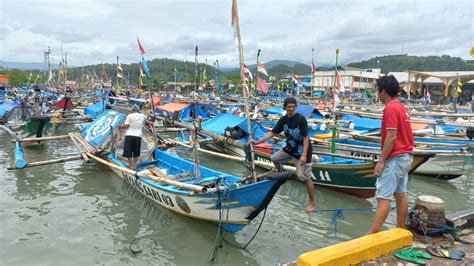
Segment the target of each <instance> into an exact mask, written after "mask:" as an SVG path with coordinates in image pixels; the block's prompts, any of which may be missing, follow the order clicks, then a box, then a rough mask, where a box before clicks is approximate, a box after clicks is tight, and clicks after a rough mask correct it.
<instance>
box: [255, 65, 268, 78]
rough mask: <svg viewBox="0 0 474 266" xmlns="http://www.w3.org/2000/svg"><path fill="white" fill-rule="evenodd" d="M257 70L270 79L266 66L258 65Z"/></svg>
mask: <svg viewBox="0 0 474 266" xmlns="http://www.w3.org/2000/svg"><path fill="white" fill-rule="evenodd" d="M257 70H258V72H260V73H262V74H263V75H265V76H267V77H268V72H267V68H266V67H265V65H264V64H262V63H258V66H257Z"/></svg>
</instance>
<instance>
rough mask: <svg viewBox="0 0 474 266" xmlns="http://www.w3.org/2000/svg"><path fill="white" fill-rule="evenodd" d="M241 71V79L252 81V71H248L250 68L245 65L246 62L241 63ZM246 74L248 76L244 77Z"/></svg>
mask: <svg viewBox="0 0 474 266" xmlns="http://www.w3.org/2000/svg"><path fill="white" fill-rule="evenodd" d="M242 70H243V71H242V73H243V75H244V76H243V77H242V80H250V81H252V72H250V69H249V67H248V66H247V65H246V64H242ZM246 76H248V78H247V77H246Z"/></svg>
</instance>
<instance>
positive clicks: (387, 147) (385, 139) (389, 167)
mask: <svg viewBox="0 0 474 266" xmlns="http://www.w3.org/2000/svg"><path fill="white" fill-rule="evenodd" d="M377 88H378V95H379V99H380V101H381V102H382V103H383V104H384V105H385V109H384V111H383V117H382V129H381V135H382V142H381V145H382V152H381V154H380V158H379V160H378V162H377V165H376V166H375V169H374V174H375V175H376V176H377V177H378V178H377V182H376V193H375V197H376V198H377V210H376V211H375V218H374V221H373V223H372V226H371V227H370V229H369V231H368V232H367V234H373V233H377V232H378V231H379V230H380V228H381V227H382V225H383V224H384V222H385V220H386V219H387V216H388V213H389V212H390V202H391V201H392V199H393V197H394V196H395V201H396V205H397V227H400V228H404V227H405V222H406V218H407V213H408V201H407V198H406V193H407V186H408V172H409V171H410V169H411V164H412V162H413V145H414V139H413V133H412V130H411V125H410V113H409V112H408V111H407V109H406V108H405V107H404V106H403V105H402V104H401V103H400V101H399V100H398V98H397V95H398V93H399V91H400V86H399V84H398V81H397V80H396V79H395V77H394V76H392V75H390V76H384V77H381V78H380V79H379V80H378V81H377Z"/></svg>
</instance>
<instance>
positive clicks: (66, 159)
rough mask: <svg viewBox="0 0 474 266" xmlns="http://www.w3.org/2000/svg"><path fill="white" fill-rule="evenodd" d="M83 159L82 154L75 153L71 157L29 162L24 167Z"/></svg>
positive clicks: (14, 168)
mask: <svg viewBox="0 0 474 266" xmlns="http://www.w3.org/2000/svg"><path fill="white" fill-rule="evenodd" d="M81 159H82V156H81V155H75V156H70V157H65V158H60V159H53V160H46V161H39V162H33V163H27V164H26V166H25V167H24V168H30V167H34V166H42V165H48V164H55V163H64V162H68V161H75V160H81ZM24 168H16V167H8V168H7V170H16V169H24Z"/></svg>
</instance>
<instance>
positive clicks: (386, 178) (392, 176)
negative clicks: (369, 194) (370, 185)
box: [375, 154, 413, 200]
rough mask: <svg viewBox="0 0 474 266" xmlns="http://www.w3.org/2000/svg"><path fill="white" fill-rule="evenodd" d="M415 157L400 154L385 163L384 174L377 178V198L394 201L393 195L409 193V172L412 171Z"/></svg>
mask: <svg viewBox="0 0 474 266" xmlns="http://www.w3.org/2000/svg"><path fill="white" fill-rule="evenodd" d="M412 162H413V156H412V155H411V154H400V155H397V156H394V157H392V158H389V159H387V160H386V161H385V164H384V167H383V170H382V174H381V175H380V176H379V177H378V178H377V182H376V183H375V186H376V188H377V190H376V192H375V197H376V198H382V199H388V200H393V193H395V192H402V193H406V192H407V186H408V172H409V171H410V169H411V164H412Z"/></svg>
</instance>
